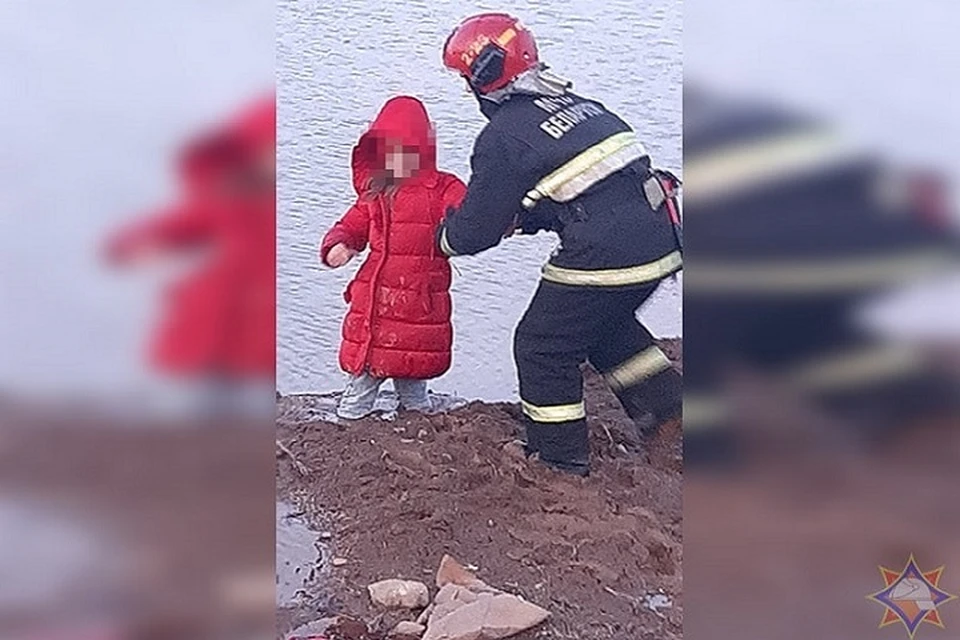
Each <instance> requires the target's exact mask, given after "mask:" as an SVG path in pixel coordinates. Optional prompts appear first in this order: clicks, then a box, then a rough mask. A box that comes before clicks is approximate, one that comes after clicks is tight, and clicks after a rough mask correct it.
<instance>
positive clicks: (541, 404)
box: [438, 13, 682, 475]
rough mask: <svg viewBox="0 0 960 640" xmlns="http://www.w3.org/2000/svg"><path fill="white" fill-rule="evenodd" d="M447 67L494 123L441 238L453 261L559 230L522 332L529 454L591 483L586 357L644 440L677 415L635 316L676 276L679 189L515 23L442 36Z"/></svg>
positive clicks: (673, 387) (474, 25) (671, 381)
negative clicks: (544, 59) (511, 239)
mask: <svg viewBox="0 0 960 640" xmlns="http://www.w3.org/2000/svg"><path fill="white" fill-rule="evenodd" d="M443 62H444V66H446V67H447V68H449V69H452V70H454V71H456V72H458V73H459V74H460V75H461V76H462V77H463V78H464V79H465V80H466V81H467V84H468V86H469V88H470V90H471V91H472V92H473V94H474V95H475V96H476V97H477V99H478V101H479V104H480V110H481V112H482V113H483V114H484V115H485V116H486V118H487V119H488V120H489V122H488V124H487V125H486V127H485V128H484V129H483V131H482V132H481V133H480V135H479V137H478V138H477V140H476V143H475V146H474V150H473V156H472V158H471V172H472V175H471V177H470V183H469V185H468V188H467V194H466V196H465V198H464V200H463V202H462V204H461V205H460V206H459V207H458V208H455V209H450V210H448V212H447V215H446V217H445V219H444V222H443V224H442V225H441V226H440V228H439V230H438V244H439V246H440V249H441V250H442V251H443V252H444V253H445V254H446V255H448V256H451V257H453V256H460V255H473V254H476V253H480V252H481V251H484V250H486V249H489V248H491V247H493V246H495V245H497V244H498V243H499V242H500V240H501V239H502V238H504V237H507V236H509V235H512V234H513V233H525V234H534V233H537V232H538V231H541V230H547V231H553V232H556V233H557V234H558V235H559V236H560V240H561V244H560V246H559V248H558V249H557V250H556V251H555V252H554V254H553V255H552V256H551V258H550V260H549V261H548V262H547V264H546V265H545V266H544V268H543V273H542V279H541V282H540V284H539V286H538V289H537V291H536V294H535V295H534V297H533V300H532V301H531V303H530V306H529V307H528V308H527V310H526V313H525V314H524V316H523V318H522V319H521V321H520V324H519V325H518V326H517V330H516V334H515V336H514V357H515V359H516V364H517V370H518V374H519V378H520V398H521V405H522V409H523V414H524V419H525V426H526V432H527V452H528V454H531V455H533V454H537V455H538V456H539V458H540V460H541V461H543V462H545V463H547V464H549V465H551V466H553V467H555V468H557V469H560V470H562V471H566V472H570V473H574V474H577V475H587V474H588V473H589V446H588V439H587V423H586V415H585V412H584V407H583V381H582V377H581V372H580V365H581V364H583V363H584V362H589V363H590V364H591V365H592V366H593V367H594V368H595V369H597V370H598V371H599V372H601V373H602V374H603V375H604V378H605V379H606V380H607V382H608V383H609V384H610V386H611V387H612V389H613V390H614V392H615V393H616V394H617V396H618V398H619V399H620V401H621V403H622V404H623V406H624V407H625V408H626V411H627V413H628V414H629V415H630V417H631V418H633V420H634V421H635V422H636V423H637V425H638V428H639V429H640V431H641V435H642V436H643V437H644V438H645V439H649V438H650V437H651V436H653V435H654V434H655V433H656V432H657V430H658V429H659V428H660V427H661V426H662V425H663V424H665V423H667V422H669V421H672V420H676V419H679V417H680V413H681V388H682V379H681V376H680V374H679V373H678V372H677V371H676V370H675V369H674V368H673V367H671V365H670V362H669V361H668V360H667V358H666V356H665V355H664V354H663V352H661V351H660V349H659V348H657V346H656V345H655V344H654V341H653V338H652V336H651V335H650V332H649V331H648V330H647V329H646V327H644V326H643V325H642V324H641V323H640V322H638V321H637V318H636V311H637V309H638V308H639V307H640V306H641V305H642V304H643V303H644V302H645V301H646V300H647V299H648V298H649V296H650V295H651V294H652V293H653V292H654V290H656V288H657V286H658V285H659V283H660V282H661V281H663V280H664V279H665V278H667V277H669V276H671V275H673V274H675V273H677V272H678V271H679V270H680V269H681V265H682V260H681V251H680V244H681V243H680V238H681V236H680V232H679V222H680V221H679V212H678V209H677V200H676V197H675V189H676V188H677V186H678V182H677V181H676V179H675V178H673V176H672V175H670V174H669V173H667V172H662V171H658V170H655V169H652V168H651V164H650V157H649V156H648V155H647V152H646V151H645V150H644V147H643V145H642V144H641V142H640V141H639V140H638V139H637V137H636V136H635V135H634V132H633V131H632V130H631V128H630V127H629V126H628V125H627V124H626V123H625V122H624V121H623V120H621V119H620V118H619V117H617V116H616V115H614V114H613V113H611V112H610V111H608V110H607V109H606V108H605V107H604V106H603V105H602V104H600V103H599V102H596V101H594V100H590V99H587V98H584V97H581V96H579V95H576V94H574V93H572V92H571V91H570V88H571V85H570V83H569V82H567V81H565V80H562V79H560V78H558V77H556V76H554V75H553V74H551V73H550V72H549V71H548V70H547V66H546V65H545V64H542V63H541V62H540V60H539V57H538V54H537V46H536V42H535V41H534V38H533V35H532V34H531V33H530V31H528V30H527V29H526V28H525V27H524V26H523V25H522V24H521V23H520V22H519V21H518V20H517V19H516V18H514V17H511V16H509V15H506V14H502V13H486V14H481V15H476V16H473V17H470V18H467V19H466V20H464V21H463V22H462V23H461V24H460V25H459V26H457V27H456V29H454V31H453V33H452V34H451V35H450V37H449V38H448V39H447V42H446V44H445V45H444V50H443Z"/></svg>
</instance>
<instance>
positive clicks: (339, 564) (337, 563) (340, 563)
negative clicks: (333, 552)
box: [332, 558, 347, 567]
mask: <svg viewBox="0 0 960 640" xmlns="http://www.w3.org/2000/svg"><path fill="white" fill-rule="evenodd" d="M332 564H333V566H335V567H342V566H344V565H345V564H347V559H346V558H334V559H333V561H332Z"/></svg>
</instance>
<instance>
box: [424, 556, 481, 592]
mask: <svg viewBox="0 0 960 640" xmlns="http://www.w3.org/2000/svg"><path fill="white" fill-rule="evenodd" d="M448 584H456V585H460V586H461V587H467V588H468V589H475V590H479V591H489V590H490V587H489V586H487V584H486V583H485V582H484V581H483V580H480V579H479V578H477V576H475V575H474V574H473V573H472V572H470V571H469V570H467V568H466V567H464V566H463V565H462V564H460V563H459V562H457V561H456V560H454V559H453V558H452V557H450V556H449V555H444V556H443V559H442V560H441V561H440V568H439V569H437V588H438V589H442V588H443V587H444V586H445V585H448Z"/></svg>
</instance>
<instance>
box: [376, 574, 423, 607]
mask: <svg viewBox="0 0 960 640" xmlns="http://www.w3.org/2000/svg"><path fill="white" fill-rule="evenodd" d="M367 591H369V592H370V599H371V600H373V602H374V604H378V605H380V606H381V607H387V608H389V609H420V608H422V607H425V606H427V605H428V604H430V591H429V590H428V589H427V585H425V584H423V583H422V582H416V581H414V580H395V579H393V580H382V581H380V582H377V583H374V584H371V585H370V586H368V587H367Z"/></svg>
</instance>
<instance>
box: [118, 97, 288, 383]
mask: <svg viewBox="0 0 960 640" xmlns="http://www.w3.org/2000/svg"><path fill="white" fill-rule="evenodd" d="M275 113H276V110H275V102H274V96H273V95H269V96H265V97H264V98H262V99H261V100H258V101H257V102H256V103H255V104H253V105H251V106H250V107H248V108H247V109H245V110H244V111H243V112H241V113H240V114H239V115H238V116H237V117H236V118H235V119H233V120H232V121H230V122H228V123H227V124H226V125H225V126H223V127H221V128H219V129H218V130H215V131H213V132H212V133H211V135H208V136H205V137H202V138H200V139H198V140H196V141H195V142H193V143H192V144H190V145H188V146H187V147H186V149H185V150H184V152H183V154H182V155H181V157H180V159H179V170H180V174H181V179H182V181H183V186H184V187H185V188H184V191H185V193H184V194H183V197H182V199H181V201H180V202H179V203H178V204H175V205H173V206H171V207H169V208H166V209H164V210H161V211H159V212H155V213H153V214H151V215H148V216H146V217H145V218H144V219H142V220H139V221H137V222H135V223H133V224H131V225H130V226H128V227H127V228H125V229H121V230H120V232H119V233H117V234H115V235H114V236H113V237H112V238H111V239H110V240H109V242H108V244H107V252H108V256H109V257H110V258H111V259H112V260H113V261H116V262H121V263H122V262H124V261H127V260H129V259H131V258H133V257H134V256H136V255H137V254H138V253H140V252H142V251H160V252H165V253H168V252H184V251H188V250H191V249H203V250H205V251H206V252H207V255H206V260H205V261H204V263H203V264H202V266H200V267H199V268H197V269H196V270H195V271H194V272H193V273H191V274H189V275H188V276H186V277H185V278H183V279H182V280H180V281H179V282H175V283H174V284H173V285H171V286H170V287H169V288H168V289H167V290H166V291H165V296H164V298H165V299H164V305H163V317H162V319H161V321H160V323H159V326H158V327H157V329H156V332H155V334H154V336H153V339H152V344H151V349H150V351H151V355H150V360H151V362H152V363H153V364H154V365H155V366H156V367H157V368H158V369H160V370H161V371H164V372H166V373H171V374H180V375H218V374H219V375H229V376H253V377H258V378H271V379H272V378H273V376H274V370H275V362H276V337H275V335H276V332H275V326H276V325H275V314H276V304H275V291H276V283H275V273H276V263H275V248H274V247H275V241H274V238H275V234H276V224H275V217H276V202H275V182H276V181H275V177H274V169H273V166H274V153H275V147H276V115H275Z"/></svg>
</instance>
